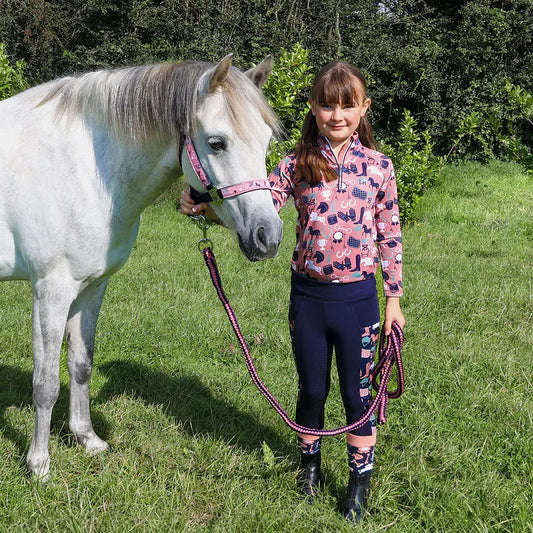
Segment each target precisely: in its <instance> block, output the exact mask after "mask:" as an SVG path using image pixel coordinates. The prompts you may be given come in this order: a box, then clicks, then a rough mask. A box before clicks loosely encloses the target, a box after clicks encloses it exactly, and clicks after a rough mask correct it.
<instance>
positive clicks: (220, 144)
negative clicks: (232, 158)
mask: <svg viewBox="0 0 533 533" xmlns="http://www.w3.org/2000/svg"><path fill="white" fill-rule="evenodd" d="M207 144H208V145H209V148H211V150H213V152H221V151H222V150H224V149H225V148H226V144H225V143H224V141H223V140H222V139H219V138H218V137H214V138H212V139H209V140H208V141H207Z"/></svg>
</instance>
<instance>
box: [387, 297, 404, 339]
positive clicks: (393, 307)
mask: <svg viewBox="0 0 533 533" xmlns="http://www.w3.org/2000/svg"><path fill="white" fill-rule="evenodd" d="M393 322H398V325H399V326H400V327H401V328H402V329H403V328H404V326H405V318H404V316H403V313H402V310H401V307H400V298H398V297H397V296H387V304H386V306H385V335H386V336H389V335H390V332H391V331H392V323H393Z"/></svg>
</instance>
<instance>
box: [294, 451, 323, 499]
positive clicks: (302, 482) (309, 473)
mask: <svg viewBox="0 0 533 533" xmlns="http://www.w3.org/2000/svg"><path fill="white" fill-rule="evenodd" d="M321 463H322V458H321V456H320V450H319V451H318V452H315V453H312V454H311V453H302V454H301V455H300V468H301V471H300V474H299V476H298V484H299V486H300V488H301V489H302V491H303V492H304V494H306V495H307V496H308V497H309V499H310V500H312V499H313V497H314V496H315V494H316V491H317V489H318V483H319V482H320V465H321Z"/></svg>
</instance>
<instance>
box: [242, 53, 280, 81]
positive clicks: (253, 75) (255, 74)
mask: <svg viewBox="0 0 533 533" xmlns="http://www.w3.org/2000/svg"><path fill="white" fill-rule="evenodd" d="M273 67H274V58H273V57H272V56H270V55H268V56H266V57H265V59H263V61H261V63H259V65H257V67H254V68H252V69H250V70H248V71H247V72H246V75H247V76H248V77H249V78H250V79H251V80H252V81H253V82H254V83H255V85H257V87H259V88H261V87H263V85H264V84H265V82H266V81H267V79H268V77H269V76H270V73H271V72H272V68H273Z"/></svg>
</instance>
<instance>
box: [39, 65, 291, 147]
mask: <svg viewBox="0 0 533 533" xmlns="http://www.w3.org/2000/svg"><path fill="white" fill-rule="evenodd" d="M214 67H215V64H213V63H207V62H202V61H183V62H181V63H161V64H156V65H145V66H137V67H130V68H121V69H114V70H101V71H97V72H90V73H87V74H83V75H81V76H79V77H67V78H62V79H59V80H57V82H56V84H55V86H54V87H53V89H52V90H51V91H50V93H49V94H48V96H47V97H46V98H45V99H44V100H43V102H41V103H44V102H46V101H48V100H51V99H52V98H55V97H58V98H59V104H58V112H59V113H60V114H62V115H67V116H68V115H71V114H82V115H85V116H89V117H90V116H96V117H98V119H99V120H103V121H105V122H106V123H107V124H108V125H109V127H110V128H111V129H112V130H113V131H114V132H115V134H116V135H118V136H124V135H126V136H128V137H130V138H132V139H135V140H142V139H146V138H147V137H148V136H152V135H156V136H159V137H161V138H171V139H176V140H180V139H181V137H182V136H183V135H191V134H193V133H194V123H195V122H194V113H195V109H196V104H197V96H198V89H199V86H200V83H201V81H202V78H203V77H204V75H205V74H206V73H207V72H208V71H209V70H211V69H212V68H214ZM221 88H222V94H223V95H224V100H225V109H226V111H227V112H228V115H229V117H230V120H231V121H232V125H233V127H234V129H235V131H236V133H237V134H238V135H239V137H241V138H243V139H245V140H246V139H250V138H252V137H253V136H254V124H253V121H250V119H249V117H247V116H246V106H249V105H252V106H254V107H255V108H256V109H257V110H258V111H259V113H260V115H261V117H262V118H263V120H264V121H265V122H266V123H267V124H268V126H269V127H270V128H271V129H272V130H273V132H274V134H275V135H278V134H279V133H280V126H279V122H278V119H277V117H276V115H275V113H274V112H273V110H272V109H271V108H270V106H269V105H268V103H267V102H266V100H265V98H264V96H263V94H262V93H261V91H260V90H259V89H258V88H257V87H256V86H255V85H254V84H253V83H252V82H251V80H250V79H249V78H248V77H247V76H246V75H245V74H244V73H242V72H241V71H240V70H238V69H236V68H233V67H232V68H231V69H230V72H229V74H228V76H227V77H226V79H225V80H224V82H223V84H222V86H221Z"/></svg>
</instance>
